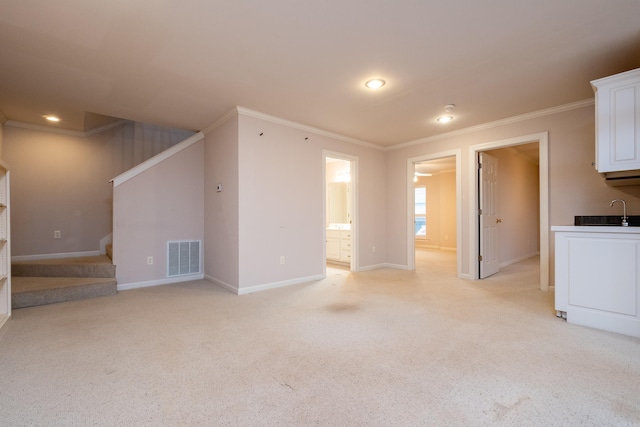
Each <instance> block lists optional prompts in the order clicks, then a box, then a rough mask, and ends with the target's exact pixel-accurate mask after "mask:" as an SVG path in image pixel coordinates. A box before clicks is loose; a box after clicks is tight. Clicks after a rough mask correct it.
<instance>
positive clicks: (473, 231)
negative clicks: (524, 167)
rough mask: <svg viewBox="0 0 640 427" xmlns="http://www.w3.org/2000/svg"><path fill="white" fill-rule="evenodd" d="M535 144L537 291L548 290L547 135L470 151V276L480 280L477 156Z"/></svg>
mask: <svg viewBox="0 0 640 427" xmlns="http://www.w3.org/2000/svg"><path fill="white" fill-rule="evenodd" d="M535 142H538V152H539V158H540V163H539V166H538V167H539V176H540V290H542V291H548V290H549V132H548V131H545V132H540V133H534V134H530V135H523V136H518V137H514V138H508V139H503V140H499V141H492V142H487V143H484V144H478V145H472V146H470V147H469V153H468V154H469V166H468V167H469V169H468V170H469V192H470V194H471V197H469V240H468V245H469V248H468V252H469V275H470V276H471V278H472V279H473V280H477V279H479V268H478V244H477V242H478V233H479V230H478V221H477V215H476V214H477V212H478V191H477V188H478V174H477V173H476V172H475V171H476V157H477V153H478V152H480V151H485V150H493V149H496V148H506V147H510V146H514V145H521V144H529V143H535Z"/></svg>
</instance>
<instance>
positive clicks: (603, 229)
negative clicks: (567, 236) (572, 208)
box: [551, 225, 640, 234]
mask: <svg viewBox="0 0 640 427" xmlns="http://www.w3.org/2000/svg"><path fill="white" fill-rule="evenodd" d="M551 231H573V232H576V233H620V234H640V227H621V226H611V227H609V226H600V225H595V226H594V225H578V226H576V225H552V226H551Z"/></svg>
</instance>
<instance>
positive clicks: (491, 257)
mask: <svg viewBox="0 0 640 427" xmlns="http://www.w3.org/2000/svg"><path fill="white" fill-rule="evenodd" d="M478 163H479V165H480V166H479V169H478V174H479V177H478V182H479V188H478V191H479V196H480V197H479V198H478V200H479V201H480V206H479V208H480V209H479V212H478V215H479V224H480V242H479V243H480V247H479V254H480V257H479V262H480V278H481V279H484V278H485V277H489V276H491V275H492V274H496V273H497V272H498V270H499V269H500V266H499V262H498V230H499V229H498V226H499V225H500V222H501V221H500V219H499V218H498V213H497V211H496V210H497V197H498V191H497V190H498V159H496V158H495V157H492V156H490V155H488V154H487V153H478Z"/></svg>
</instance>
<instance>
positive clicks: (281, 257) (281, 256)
mask: <svg viewBox="0 0 640 427" xmlns="http://www.w3.org/2000/svg"><path fill="white" fill-rule="evenodd" d="M280 265H284V255H280Z"/></svg>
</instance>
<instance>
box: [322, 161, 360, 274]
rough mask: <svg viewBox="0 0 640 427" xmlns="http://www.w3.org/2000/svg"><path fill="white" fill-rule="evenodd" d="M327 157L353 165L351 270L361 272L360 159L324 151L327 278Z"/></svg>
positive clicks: (323, 219) (324, 259)
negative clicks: (359, 253)
mask: <svg viewBox="0 0 640 427" xmlns="http://www.w3.org/2000/svg"><path fill="white" fill-rule="evenodd" d="M327 157H330V158H332V159H340V160H345V161H348V162H350V163H351V165H350V166H349V173H350V174H351V195H350V197H351V263H350V266H349V269H350V270H351V271H353V272H356V271H359V265H360V262H359V258H358V246H359V245H358V235H359V225H358V224H359V222H360V221H359V216H358V212H359V206H358V197H357V195H358V161H359V159H358V157H357V156H352V155H350V154H345V153H340V152H337V151H331V150H322V184H323V185H322V266H323V267H322V268H323V272H324V276H325V277H326V276H327Z"/></svg>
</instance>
